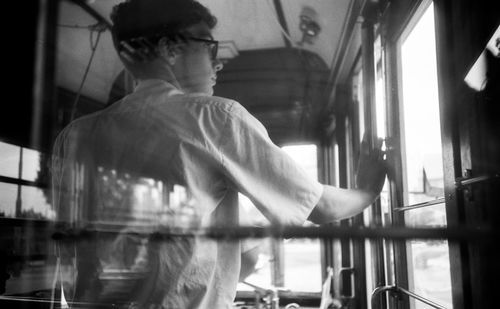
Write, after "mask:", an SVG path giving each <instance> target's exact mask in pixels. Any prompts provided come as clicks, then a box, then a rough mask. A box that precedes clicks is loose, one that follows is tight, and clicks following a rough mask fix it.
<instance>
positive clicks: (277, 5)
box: [274, 0, 292, 47]
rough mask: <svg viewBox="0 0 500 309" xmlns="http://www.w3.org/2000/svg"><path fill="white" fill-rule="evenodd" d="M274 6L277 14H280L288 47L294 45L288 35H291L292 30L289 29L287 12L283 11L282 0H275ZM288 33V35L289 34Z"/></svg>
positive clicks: (279, 18) (279, 17)
mask: <svg viewBox="0 0 500 309" xmlns="http://www.w3.org/2000/svg"><path fill="white" fill-rule="evenodd" d="M274 8H275V9H276V14H277V15H278V21H279V23H280V25H281V27H282V28H283V31H284V32H285V33H286V35H285V34H283V40H284V41H285V45H286V47H292V42H290V39H288V37H289V36H290V31H289V30H288V25H287V23H286V19H285V13H283V6H282V5H281V1H280V0H274ZM287 35H288V36H287Z"/></svg>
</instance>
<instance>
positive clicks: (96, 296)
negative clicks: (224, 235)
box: [54, 0, 385, 308]
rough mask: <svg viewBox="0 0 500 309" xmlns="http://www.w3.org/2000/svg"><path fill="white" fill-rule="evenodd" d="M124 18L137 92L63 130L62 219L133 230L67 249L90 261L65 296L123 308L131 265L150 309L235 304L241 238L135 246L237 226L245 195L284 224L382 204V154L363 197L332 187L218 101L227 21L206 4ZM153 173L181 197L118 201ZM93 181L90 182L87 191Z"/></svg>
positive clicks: (140, 4)
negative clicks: (221, 22) (146, 229)
mask: <svg viewBox="0 0 500 309" xmlns="http://www.w3.org/2000/svg"><path fill="white" fill-rule="evenodd" d="M111 18H112V21H113V24H114V26H113V39H114V43H115V47H116V49H117V51H118V53H119V54H120V57H121V59H122V61H123V63H124V65H125V67H126V68H127V70H129V71H130V72H131V73H132V75H133V76H134V78H135V79H136V80H137V81H138V85H137V87H136V89H135V91H134V92H133V93H132V94H130V95H128V96H126V97H125V98H123V99H122V100H120V101H119V102H117V103H115V104H113V105H111V106H110V107H109V108H107V109H105V110H103V111H101V112H99V113H95V114H92V115H89V116H86V117H83V118H81V119H78V120H77V121H75V122H73V123H71V124H70V125H69V126H68V127H67V128H66V129H65V130H64V131H63V132H62V133H61V134H60V136H59V138H58V140H57V142H56V145H55V148H54V171H55V177H54V180H55V183H54V187H55V188H66V189H65V190H60V192H59V193H58V195H56V204H57V205H59V206H58V213H59V219H60V220H66V221H69V222H72V223H73V224H74V225H75V226H80V227H81V226H87V225H89V224H90V225H92V224H93V225H92V226H96V224H102V223H106V224H111V223H113V224H114V223H125V225H126V226H127V227H126V228H125V229H124V233H122V235H121V236H119V237H117V238H116V239H115V240H113V241H112V242H111V243H110V242H109V241H104V240H101V239H97V240H95V242H96V243H91V242H90V243H86V244H85V245H82V244H79V245H77V246H76V249H75V248H69V249H68V248H62V250H61V251H64V252H66V253H67V254H69V256H70V257H71V258H73V259H74V258H75V256H78V255H79V256H80V261H81V262H79V265H78V266H77V269H78V276H76V275H75V274H74V273H73V274H70V275H69V277H67V278H70V279H63V280H61V281H62V291H63V292H62V294H63V296H64V297H65V298H69V297H68V295H72V299H73V300H78V301H94V302H95V301H98V302H104V301H106V300H111V298H112V297H111V296H109V295H110V294H109V293H108V294H107V293H106V291H109V290H112V287H110V286H109V284H108V285H107V284H106V283H103V282H106V281H105V279H106V278H109V276H108V277H106V275H107V274H110V273H113V270H116V269H121V270H123V269H126V270H127V272H125V271H122V273H129V272H136V273H139V274H143V277H142V281H140V284H138V285H135V286H134V287H135V288H134V290H133V291H132V292H130V294H128V295H127V296H128V301H130V302H134V303H136V304H137V305H138V306H143V307H147V306H150V305H154V306H158V307H163V308H231V307H232V303H233V300H234V297H235V292H236V291H235V290H236V284H237V282H238V276H239V273H240V268H241V265H240V261H241V260H240V254H241V251H242V249H241V248H242V247H241V246H242V245H241V244H240V242H239V241H229V240H218V241H215V240H211V239H206V238H203V237H168V238H167V239H163V240H162V241H159V242H152V241H151V240H150V239H145V238H141V237H139V236H136V234H137V233H138V231H139V227H138V226H139V225H140V224H142V225H146V226H151V227H159V228H161V227H167V228H169V229H170V230H171V229H172V228H178V229H181V230H185V229H189V228H199V227H210V226H216V227H236V226H238V222H239V215H238V207H237V205H238V192H241V193H243V194H245V195H246V196H248V197H249V198H250V199H251V200H252V202H253V203H254V204H255V205H256V207H257V208H258V209H259V210H260V211H261V212H262V214H264V216H266V218H267V219H268V220H269V221H270V222H271V223H272V224H281V225H301V224H303V223H304V221H305V220H307V219H309V220H311V221H312V222H314V223H318V224H322V223H328V222H332V221H334V220H339V219H342V218H347V217H349V216H352V215H354V214H357V213H359V212H360V211H362V210H363V209H364V208H365V207H367V206H368V205H370V204H371V203H372V202H373V201H374V200H375V199H376V197H377V196H378V194H379V192H380V190H381V187H382V185H383V180H384V176H385V174H384V167H383V160H382V158H381V155H380V151H374V153H373V154H372V155H367V154H365V155H363V156H362V158H361V161H360V164H361V167H363V168H364V169H363V170H361V173H360V174H359V175H358V185H359V187H358V189H355V190H346V189H340V188H336V187H332V186H327V185H322V184H320V183H318V182H317V181H316V180H314V179H311V178H310V177H309V176H308V175H307V174H306V172H305V171H303V170H302V169H301V168H300V167H298V166H297V165H296V164H295V162H294V161H293V160H292V159H291V158H290V157H289V156H287V155H286V154H285V153H284V152H283V151H282V150H281V149H280V148H279V147H277V146H276V145H274V144H273V143H272V141H271V140H270V139H269V137H268V134H267V132H266V130H265V128H264V127H263V126H262V124H261V123H260V122H259V121H258V120H257V119H255V118H254V117H253V116H251V115H250V114H249V113H248V112H247V111H246V110H245V109H244V108H243V107H242V106H241V105H240V104H239V103H238V102H235V101H233V100H230V99H226V98H220V97H214V96H212V94H213V86H214V85H215V82H216V77H217V75H216V73H217V71H219V70H220V69H221V68H222V65H221V63H220V62H219V61H218V60H217V59H216V53H217V42H216V41H214V40H213V37H212V34H211V29H212V28H213V27H214V26H215V24H216V19H215V17H213V16H212V15H211V14H210V13H209V11H208V10H207V9H206V8H205V7H203V6H202V5H201V4H199V3H197V2H195V1H193V0H131V1H127V2H124V3H122V4H119V5H118V6H116V7H115V9H114V11H113V13H112V16H111ZM107 171H108V172H107ZM140 177H147V178H151V179H155V180H161V181H162V182H163V183H164V186H163V187H162V188H163V190H164V192H167V193H168V194H169V198H168V199H167V200H163V201H162V203H159V204H158V205H156V204H155V203H149V205H145V203H137V202H134V201H131V200H130V199H128V200H127V199H125V200H124V199H120V198H118V197H116V195H117V194H116V193H117V192H122V191H120V190H122V189H119V188H122V187H123V185H120V184H127V183H131V182H132V180H133V179H135V180H137V179H139V178H140ZM85 178H90V179H91V181H90V182H84V181H83V180H82V181H81V183H77V182H78V180H79V179H85ZM82 183H86V184H88V186H85V185H83V184H82ZM68 186H69V188H68ZM110 187H111V188H112V189H111V191H112V192H109V191H110V190H109V188H110ZM106 190H108V191H106ZM122 202H123V203H122ZM68 205H73V206H71V207H68ZM80 205H81V206H80ZM117 205H119V206H117ZM122 205H125V206H123V207H122ZM155 205H156V206H155ZM139 217H140V218H142V219H141V220H142V221H139V219H138V218H139ZM134 241H135V243H136V245H133V246H131V245H130V243H132V242H134ZM110 248H111V249H110ZM126 248H128V249H126ZM71 249H73V251H72V250H71ZM74 252H76V253H74ZM79 252H80V253H79ZM127 252H128V253H127ZM124 253H127V254H124ZM130 255H131V256H132V259H131V258H130ZM127 257H129V258H128V259H127ZM64 258H65V255H64V254H63V253H61V259H63V260H64ZM66 260H70V258H68V257H66ZM62 264H64V263H63V262H62ZM61 268H63V267H62V266H61ZM75 277H78V278H77V279H75ZM71 280H73V281H71ZM115 288H116V287H115ZM122 292H123V291H122Z"/></svg>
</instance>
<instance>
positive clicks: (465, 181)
mask: <svg viewBox="0 0 500 309" xmlns="http://www.w3.org/2000/svg"><path fill="white" fill-rule="evenodd" d="M497 179H500V175H498V174H493V175H491V174H490V175H482V176H477V177H464V178H457V180H456V181H455V187H456V188H457V189H462V188H463V187H465V186H469V185H472V184H475V183H478V182H483V181H488V180H497Z"/></svg>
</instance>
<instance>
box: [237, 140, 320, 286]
mask: <svg viewBox="0 0 500 309" xmlns="http://www.w3.org/2000/svg"><path fill="white" fill-rule="evenodd" d="M282 149H283V150H284V151H285V152H286V153H288V154H289V155H290V156H291V157H292V158H293V159H294V160H296V161H297V162H298V163H300V164H301V165H302V167H303V168H304V169H305V170H306V171H307V172H308V173H309V175H311V177H313V178H315V179H317V178H318V168H317V149H316V146H315V145H291V146H284V147H282ZM240 207H241V209H242V211H243V213H245V214H246V215H249V216H250V217H251V219H250V224H253V225H257V226H259V225H265V224H266V222H267V220H266V219H265V218H264V217H263V216H262V214H260V213H259V212H258V211H257V210H256V208H255V207H254V206H253V204H252V203H251V202H250V200H249V199H248V198H246V197H245V196H244V195H241V194H240ZM243 217H244V216H243ZM306 224H311V223H306ZM252 241H253V240H252ZM261 248H262V249H261V252H260V253H259V260H258V261H257V265H256V271H255V272H254V273H253V274H251V275H250V276H249V277H247V278H246V280H245V281H246V282H248V283H250V284H253V285H257V286H260V287H269V286H271V285H274V286H283V287H285V288H286V289H290V290H292V291H301V292H319V291H320V290H321V260H320V240H319V239H285V240H282V239H265V240H262V244H261ZM238 290H253V288H252V287H250V286H248V285H245V284H242V283H240V284H239V285H238Z"/></svg>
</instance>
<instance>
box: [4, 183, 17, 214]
mask: <svg viewBox="0 0 500 309" xmlns="http://www.w3.org/2000/svg"><path fill="white" fill-rule="evenodd" d="M16 200H17V185H13V184H10V183H3V182H0V217H14V216H15V215H16Z"/></svg>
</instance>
